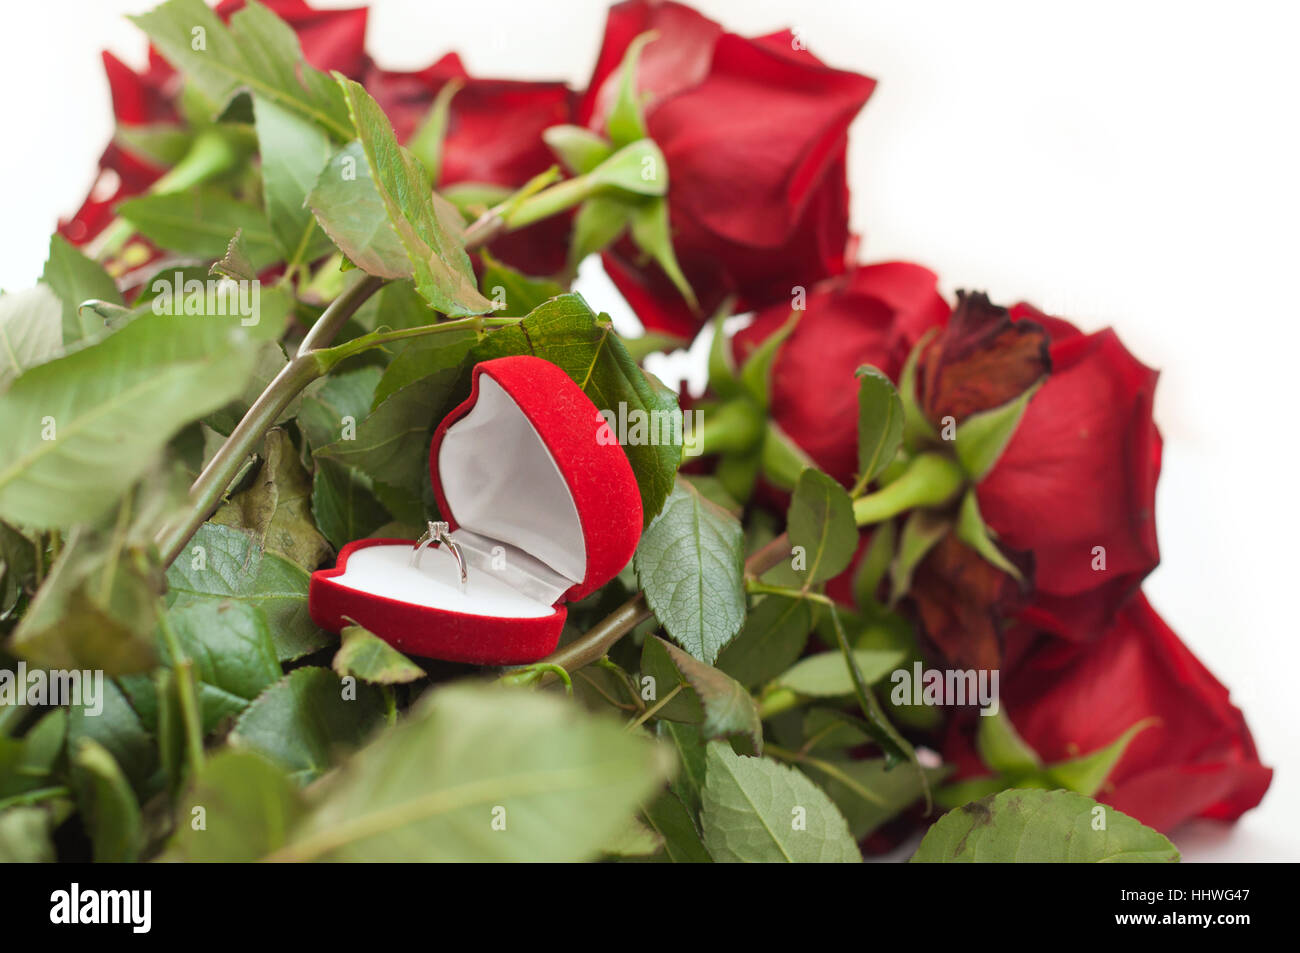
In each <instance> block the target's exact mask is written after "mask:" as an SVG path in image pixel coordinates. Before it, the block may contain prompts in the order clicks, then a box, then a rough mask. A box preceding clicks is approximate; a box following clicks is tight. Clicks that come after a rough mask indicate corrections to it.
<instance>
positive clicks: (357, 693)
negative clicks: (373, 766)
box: [230, 666, 384, 784]
mask: <svg viewBox="0 0 1300 953" xmlns="http://www.w3.org/2000/svg"><path fill="white" fill-rule="evenodd" d="M383 720H384V702H383V696H382V695H381V694H380V692H379V689H377V688H375V687H374V686H372V685H367V684H366V683H365V682H356V681H355V680H352V681H351V682H350V683H349V682H345V681H343V680H342V679H340V678H339V676H337V675H335V674H334V673H333V672H331V671H330V670H329V669H327V668H315V667H310V666H309V667H307V668H299V669H295V670H294V671H292V672H291V673H289V675H288V677H286V678H284V679H282V680H281V681H279V682H276V683H275V684H274V685H272V686H271V687H270V688H268V689H267V690H266V691H264V692H263V693H262V694H261V695H259V696H258V697H257V698H255V699H254V700H253V703H252V704H251V705H249V706H248V708H246V709H245V710H244V713H243V714H242V715H240V716H239V720H238V721H237V722H236V723H235V730H234V731H233V732H232V733H231V736H230V744H231V745H232V746H233V747H235V748H240V749H243V750H251V751H256V752H258V753H260V754H262V755H264V756H265V757H267V758H269V759H270V760H271V761H273V762H275V763H276V764H278V765H280V766H281V767H283V768H284V769H285V770H286V771H288V772H289V773H290V776H291V777H292V778H293V779H294V780H295V781H297V782H299V783H300V784H306V783H308V782H310V781H314V780H315V779H316V778H318V777H320V776H321V775H322V774H324V773H325V772H326V771H328V770H329V769H330V768H331V767H333V766H334V764H335V763H336V762H337V760H338V756H339V755H340V754H341V753H342V752H343V751H346V750H348V749H352V748H356V747H358V746H359V745H361V743H362V742H364V741H365V740H366V739H367V738H368V737H369V736H370V734H371V733H372V732H373V731H374V730H375V729H377V728H378V727H379V726H380V725H381V724H382V723H383Z"/></svg>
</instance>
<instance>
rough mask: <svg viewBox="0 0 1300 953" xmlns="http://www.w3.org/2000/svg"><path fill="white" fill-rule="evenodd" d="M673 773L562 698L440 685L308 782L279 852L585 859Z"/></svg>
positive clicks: (335, 856)
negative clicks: (306, 802) (304, 811)
mask: <svg viewBox="0 0 1300 953" xmlns="http://www.w3.org/2000/svg"><path fill="white" fill-rule="evenodd" d="M670 773H671V759H670V758H669V757H668V756H667V752H666V751H665V750H664V749H663V748H662V747H661V746H659V745H658V744H656V743H653V742H651V741H650V740H648V739H646V738H644V737H640V736H637V735H634V734H631V733H629V732H627V731H624V730H623V726H622V724H621V723H619V722H618V721H616V720H614V719H609V718H603V717H597V716H593V715H590V714H588V713H586V712H583V711H582V710H581V709H579V708H578V707H576V706H575V705H573V704H572V703H571V702H568V701H567V700H565V699H562V698H559V697H556V696H553V695H546V694H537V693H533V692H524V691H509V690H504V689H500V688H494V687H487V686H482V685H472V684H462V685H452V686H447V687H443V688H438V689H435V690H434V691H432V692H430V693H429V694H428V695H427V696H426V698H425V699H424V700H422V702H421V704H420V705H419V706H418V707H417V708H416V709H415V710H414V711H413V712H412V713H411V714H410V715H409V716H408V717H407V718H406V719H405V720H403V721H402V722H401V723H400V724H398V725H397V727H396V728H394V729H392V730H391V731H386V732H384V733H383V734H382V735H380V736H379V737H378V738H377V739H376V740H375V741H373V742H372V743H371V744H370V745H368V746H367V747H366V748H364V749H363V750H362V751H360V752H358V753H357V755H355V756H354V757H353V758H351V759H349V761H348V762H347V763H346V764H345V765H344V766H343V767H342V769H341V770H340V772H338V774H336V775H333V776H331V777H330V779H329V780H328V781H326V782H325V783H324V784H323V785H322V786H321V788H320V790H319V792H314V793H316V794H317V797H316V798H315V801H316V807H315V809H314V811H313V812H312V814H311V815H310V816H309V817H308V819H307V820H306V822H305V823H304V824H303V825H302V826H301V828H299V830H298V831H296V832H295V835H294V837H293V839H292V840H291V842H290V844H289V846H288V848H287V849H286V850H285V851H283V852H281V853H280V854H279V855H278V856H279V857H280V858H281V859H286V860H312V859H318V858H319V859H331V860H345V861H346V860H360V859H366V860H372V861H373V860H385V861H410V860H421V861H458V860H474V861H514V860H528V861H575V860H584V859H587V858H590V857H593V856H595V855H596V854H597V853H598V852H599V851H600V850H601V849H602V848H603V847H604V846H605V845H607V844H608V843H609V842H610V841H611V840H612V839H613V837H614V835H615V834H616V832H618V831H620V830H622V829H624V827H625V826H626V824H627V820H628V818H629V817H630V816H631V815H632V814H633V812H634V810H635V808H636V806H637V804H639V803H640V802H641V801H642V799H643V798H645V797H646V796H647V795H648V794H650V792H651V791H653V790H655V789H657V788H658V787H659V786H660V785H661V784H662V783H663V781H664V780H665V779H666V778H667V776H668V775H669V774H670ZM494 821H495V822H496V825H497V826H496V827H494ZM501 824H504V825H505V826H504V829H502V828H501V827H500V825H501Z"/></svg>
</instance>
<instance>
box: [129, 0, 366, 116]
mask: <svg viewBox="0 0 1300 953" xmlns="http://www.w3.org/2000/svg"><path fill="white" fill-rule="evenodd" d="M130 20H131V21H132V22H133V23H135V24H136V25H137V26H139V27H140V28H141V29H142V30H144V31H145V32H146V33H147V34H149V39H150V40H152V41H153V45H154V46H156V47H157V48H158V50H159V51H160V52H161V53H162V54H163V56H164V57H166V58H167V60H168V61H169V62H170V63H171V64H172V65H173V66H175V67H176V68H177V69H179V70H181V71H182V72H183V73H185V74H186V75H187V76H188V77H189V78H190V79H191V80H192V81H193V82H194V83H195V84H196V85H197V86H198V88H199V89H200V90H201V91H202V92H203V93H204V95H206V96H207V98H208V99H210V100H212V102H213V103H214V104H216V106H217V107H218V108H221V107H225V106H226V105H227V104H228V103H229V101H230V100H231V99H232V98H233V97H234V96H235V94H236V93H238V92H240V91H242V90H247V91H249V92H252V93H254V94H256V95H260V96H262V97H263V98H265V99H267V100H269V101H271V102H273V103H275V104H276V105H278V106H281V107H282V108H284V109H287V110H290V111H292V112H294V113H296V114H298V115H300V116H303V117H306V118H308V119H311V120H312V121H313V122H315V123H317V124H318V125H319V126H320V127H321V128H323V129H325V130H326V131H328V132H329V133H330V134H331V135H332V136H334V137H335V138H337V139H347V138H349V137H350V136H351V134H352V127H351V125H350V124H349V123H348V116H347V110H346V107H345V106H344V103H343V98H342V97H341V96H340V95H339V91H338V89H337V87H335V86H334V84H333V83H331V82H330V81H329V78H328V77H327V76H325V74H323V73H321V72H320V71H319V70H316V69H314V68H313V67H311V66H310V65H309V64H308V63H307V62H306V60H304V59H303V57H302V51H301V49H300V48H299V46H298V38H297V36H296V34H295V33H294V31H293V29H292V28H291V27H289V26H288V25H287V24H286V23H284V21H282V20H281V19H279V17H277V16H276V15H275V14H273V13H271V11H270V10H268V9H267V8H266V7H265V6H263V5H262V4H260V3H257V2H256V0H250V2H249V3H248V5H247V6H246V7H245V8H244V9H243V10H241V11H239V12H238V13H236V14H235V15H234V16H233V17H231V18H230V28H229V29H227V28H226V27H225V25H223V24H222V22H221V20H220V19H218V18H217V16H216V14H215V13H213V11H212V10H211V9H209V8H208V6H207V4H205V3H203V0H168V2H167V3H164V4H163V5H162V6H160V7H157V8H156V9H154V10H152V11H151V12H149V13H146V14H143V15H141V16H134V17H130ZM200 31H201V32H200ZM200 37H201V38H202V45H201V46H199V45H198V44H199V42H200V40H199V38H200ZM196 47H197V48H196Z"/></svg>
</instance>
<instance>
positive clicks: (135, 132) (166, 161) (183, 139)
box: [113, 122, 195, 168]
mask: <svg viewBox="0 0 1300 953" xmlns="http://www.w3.org/2000/svg"><path fill="white" fill-rule="evenodd" d="M194 139H195V135H194V132H193V130H190V129H187V128H185V127H183V126H179V125H176V124H175V123H170V122H153V123H142V124H139V125H136V124H123V123H118V126H117V128H116V129H114V130H113V141H114V142H115V143H117V144H118V145H119V146H121V147H122V148H123V149H125V150H126V151H127V152H131V153H134V154H135V155H137V156H141V157H143V158H145V159H148V160H149V161H150V162H152V163H153V164H154V165H156V166H161V167H163V168H171V167H172V166H174V165H176V163H178V162H180V161H181V160H182V159H183V158H185V154H186V153H187V152H189V151H190V147H191V146H192V145H193V144H194Z"/></svg>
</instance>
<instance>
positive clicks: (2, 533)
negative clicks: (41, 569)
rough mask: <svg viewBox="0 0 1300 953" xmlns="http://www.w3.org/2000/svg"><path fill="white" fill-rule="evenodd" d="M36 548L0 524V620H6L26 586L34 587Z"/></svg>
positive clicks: (6, 525) (30, 542) (18, 534)
mask: <svg viewBox="0 0 1300 953" xmlns="http://www.w3.org/2000/svg"><path fill="white" fill-rule="evenodd" d="M36 545H37V544H35V543H33V542H32V541H31V540H29V539H28V538H27V537H26V536H24V535H23V534H22V533H20V532H18V531H17V530H16V529H14V528H13V527H12V526H10V525H9V524H7V523H0V619H5V618H7V617H8V615H9V613H10V612H12V611H13V609H14V606H16V605H18V600H19V599H21V598H22V596H23V593H24V592H25V591H27V589H28V587H29V586H31V588H35V585H34V581H35V577H36Z"/></svg>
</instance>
